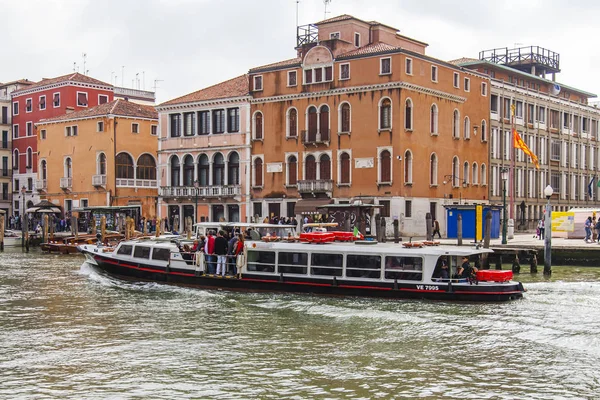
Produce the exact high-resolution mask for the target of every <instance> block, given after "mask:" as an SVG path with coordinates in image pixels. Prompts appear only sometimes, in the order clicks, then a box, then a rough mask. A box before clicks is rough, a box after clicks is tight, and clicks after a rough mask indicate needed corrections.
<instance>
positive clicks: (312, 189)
mask: <svg viewBox="0 0 600 400" xmlns="http://www.w3.org/2000/svg"><path fill="white" fill-rule="evenodd" d="M332 191H333V180H331V179H318V180H304V181H298V193H331V192H332Z"/></svg>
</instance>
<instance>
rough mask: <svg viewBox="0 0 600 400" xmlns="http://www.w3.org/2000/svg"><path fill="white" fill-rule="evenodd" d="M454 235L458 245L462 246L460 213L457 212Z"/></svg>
mask: <svg viewBox="0 0 600 400" xmlns="http://www.w3.org/2000/svg"><path fill="white" fill-rule="evenodd" d="M456 237H457V238H458V245H459V246H462V239H463V237H462V214H460V213H459V214H458V216H457V217H456Z"/></svg>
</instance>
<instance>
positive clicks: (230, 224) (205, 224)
mask: <svg viewBox="0 0 600 400" xmlns="http://www.w3.org/2000/svg"><path fill="white" fill-rule="evenodd" d="M194 226H199V227H207V228H214V227H217V226H221V227H232V228H282V227H283V228H285V227H292V228H293V227H294V225H286V224H281V225H280V224H263V223H251V222H198V223H197V224H194Z"/></svg>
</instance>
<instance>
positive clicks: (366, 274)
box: [346, 254, 381, 279]
mask: <svg viewBox="0 0 600 400" xmlns="http://www.w3.org/2000/svg"><path fill="white" fill-rule="evenodd" d="M346 276H347V277H349V278H371V279H379V278H381V256H373V255H362V254H348V255H347V256H346Z"/></svg>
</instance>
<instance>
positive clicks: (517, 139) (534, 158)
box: [513, 129, 540, 169]
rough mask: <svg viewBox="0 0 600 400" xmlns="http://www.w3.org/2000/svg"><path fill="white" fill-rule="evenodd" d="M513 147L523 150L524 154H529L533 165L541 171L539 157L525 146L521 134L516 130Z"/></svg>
mask: <svg viewBox="0 0 600 400" xmlns="http://www.w3.org/2000/svg"><path fill="white" fill-rule="evenodd" d="M513 147H514V148H515V149H521V150H523V152H524V153H525V154H527V155H528V156H529V157H531V161H532V162H533V164H535V167H536V168H537V169H540V164H539V162H538V158H537V156H536V155H535V154H533V152H532V151H531V150H530V149H529V147H527V145H526V144H525V142H524V141H523V139H521V136H520V135H519V133H518V132H517V130H516V129H513Z"/></svg>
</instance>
